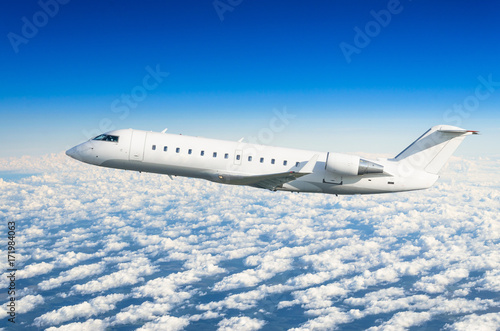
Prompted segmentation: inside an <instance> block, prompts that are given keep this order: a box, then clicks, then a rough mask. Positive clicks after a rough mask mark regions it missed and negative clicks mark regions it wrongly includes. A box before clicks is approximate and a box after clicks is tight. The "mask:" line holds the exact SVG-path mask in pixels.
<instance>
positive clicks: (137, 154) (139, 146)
mask: <svg viewBox="0 0 500 331" xmlns="http://www.w3.org/2000/svg"><path fill="white" fill-rule="evenodd" d="M146 133H147V132H144V131H132V139H131V140H130V153H129V160H131V161H142V160H143V159H144V144H145V143H146Z"/></svg>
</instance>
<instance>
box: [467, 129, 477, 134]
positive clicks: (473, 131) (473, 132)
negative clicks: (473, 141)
mask: <svg viewBox="0 0 500 331" xmlns="http://www.w3.org/2000/svg"><path fill="white" fill-rule="evenodd" d="M467 132H472V134H479V131H475V130H467Z"/></svg>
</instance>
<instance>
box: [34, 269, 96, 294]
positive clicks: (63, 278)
mask: <svg viewBox="0 0 500 331" xmlns="http://www.w3.org/2000/svg"><path fill="white" fill-rule="evenodd" d="M104 267H105V264H104V263H103V262H99V263H93V264H86V265H79V266H77V267H74V268H72V269H70V270H67V271H63V272H61V273H60V274H59V277H56V278H50V279H47V280H44V281H43V282H41V283H40V284H38V287H40V289H42V290H51V289H53V288H56V287H59V286H61V285H62V284H64V283H67V282H70V281H74V280H79V279H84V278H87V277H90V276H95V275H97V274H100V273H102V272H103V271H104Z"/></svg>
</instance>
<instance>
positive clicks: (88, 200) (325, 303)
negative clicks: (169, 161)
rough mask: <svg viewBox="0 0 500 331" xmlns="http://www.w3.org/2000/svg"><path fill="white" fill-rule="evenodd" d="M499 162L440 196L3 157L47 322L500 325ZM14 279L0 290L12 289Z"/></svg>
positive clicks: (23, 270)
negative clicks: (324, 190)
mask: <svg viewBox="0 0 500 331" xmlns="http://www.w3.org/2000/svg"><path fill="white" fill-rule="evenodd" d="M499 167H500V158H478V159H473V160H465V159H460V158H456V157H455V158H452V161H451V162H450V164H449V165H448V167H447V169H445V170H444V171H445V172H444V174H443V176H442V178H441V179H440V180H439V181H438V183H437V185H436V186H435V187H433V188H431V189H429V190H426V191H418V192H408V193H400V194H388V195H373V196H340V197H335V196H331V195H319V194H290V193H284V192H268V191H264V190H258V189H253V188H248V187H234V186H224V185H218V184H214V183H210V182H206V181H203V180H194V179H186V178H175V179H174V180H173V181H171V180H170V179H169V178H168V177H166V176H159V175H153V174H145V173H143V174H138V173H134V172H127V171H121V170H114V169H103V168H98V167H93V166H89V165H85V164H81V163H78V162H74V161H73V160H71V159H69V158H67V157H66V156H65V155H63V154H57V155H47V156H43V157H22V158H9V159H0V177H1V171H13V170H19V171H22V172H24V173H27V174H29V175H27V176H26V177H24V178H22V179H16V180H15V181H11V180H10V179H8V178H7V177H5V179H1V178H0V217H1V218H2V219H5V220H13V221H15V222H16V233H17V237H16V240H17V242H16V244H17V248H18V251H17V254H16V257H17V259H16V263H17V268H18V269H19V270H18V272H17V274H16V277H17V280H18V282H17V285H18V286H20V287H21V288H19V289H18V291H17V293H16V295H17V299H18V301H17V309H18V310H17V312H18V314H19V315H18V317H17V318H18V319H19V321H23V322H24V323H26V324H25V325H28V326H30V327H39V328H47V329H48V330H56V329H57V330H105V329H107V328H120V327H128V328H139V329H141V330H182V329H217V328H218V329H220V330H229V329H238V330H258V329H266V328H270V329H273V328H285V329H295V330H308V329H312V328H314V329H317V330H331V329H334V328H339V329H342V328H353V326H354V325H355V326H359V325H361V326H362V328H365V329H370V330H388V329H395V330H399V329H408V328H411V327H419V326H421V327H424V328H425V327H427V326H428V325H432V327H435V326H438V327H439V328H442V329H449V330H474V329H477V330H482V329H491V330H494V329H496V328H500V318H499V316H500V315H499V314H500V300H499V299H498V298H499V296H498V294H499V292H500V272H499V270H500V246H499V242H500V218H499V216H498V215H500V193H499V192H500V175H499V173H498V171H497V170H498V168H499ZM8 284H9V283H8V279H7V278H6V277H3V278H2V279H0V286H1V287H3V288H7V287H8Z"/></svg>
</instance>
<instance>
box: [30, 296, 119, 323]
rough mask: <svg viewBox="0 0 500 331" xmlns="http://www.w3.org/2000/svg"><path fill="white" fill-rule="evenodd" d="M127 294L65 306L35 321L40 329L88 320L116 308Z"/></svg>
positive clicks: (101, 297)
mask: <svg viewBox="0 0 500 331" xmlns="http://www.w3.org/2000/svg"><path fill="white" fill-rule="evenodd" d="M126 297H127V295H125V294H110V295H107V296H100V297H96V298H94V299H92V300H90V301H85V302H82V303H79V304H76V305H73V306H65V307H62V308H59V309H57V310H53V311H51V312H48V313H45V314H43V315H41V316H39V317H37V318H35V320H34V324H35V325H36V326H38V327H42V326H46V325H57V324H61V323H64V322H67V321H70V320H72V319H75V318H80V317H84V318H88V317H92V316H96V315H99V314H103V313H105V312H107V311H110V310H113V309H115V308H116V303H117V302H119V301H122V300H123V299H125V298H126Z"/></svg>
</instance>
